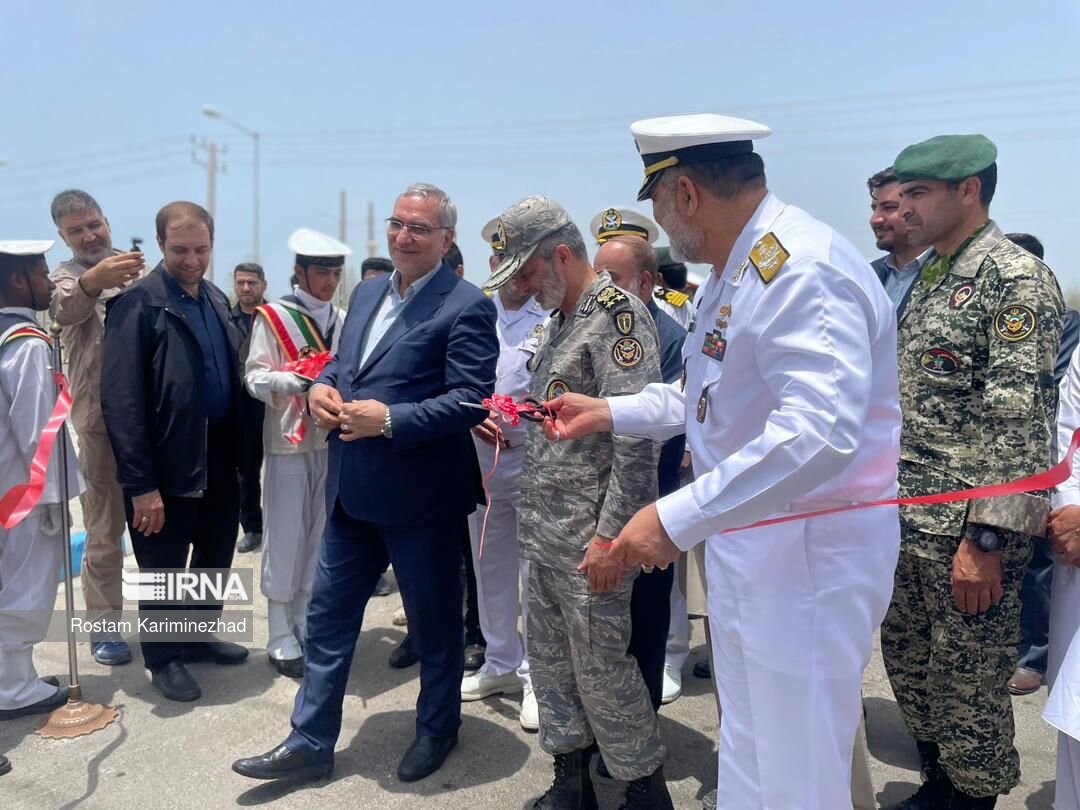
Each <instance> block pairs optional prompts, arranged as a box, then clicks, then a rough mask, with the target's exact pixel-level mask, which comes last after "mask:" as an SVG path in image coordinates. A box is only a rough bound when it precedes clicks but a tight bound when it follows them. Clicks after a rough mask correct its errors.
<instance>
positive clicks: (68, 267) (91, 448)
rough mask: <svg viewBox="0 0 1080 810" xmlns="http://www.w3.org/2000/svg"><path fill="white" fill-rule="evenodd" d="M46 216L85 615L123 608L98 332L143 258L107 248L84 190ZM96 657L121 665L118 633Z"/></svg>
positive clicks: (118, 516) (65, 196)
mask: <svg viewBox="0 0 1080 810" xmlns="http://www.w3.org/2000/svg"><path fill="white" fill-rule="evenodd" d="M51 212H52V218H53V222H54V223H55V224H56V227H57V229H58V232H59V234H60V238H61V239H63V240H64V242H65V244H67V246H68V247H69V248H71V253H72V258H71V259H70V260H69V261H66V262H64V263H63V264H61V265H60V266H59V267H58V268H57V269H56V271H55V272H54V273H53V275H52V280H53V282H54V283H55V284H56V289H55V290H54V291H53V294H52V302H51V304H50V306H49V314H50V315H51V317H52V319H53V320H54V321H55V322H56V323H58V324H59V325H60V326H61V327H62V329H63V331H62V333H61V337H62V340H63V343H64V347H65V349H66V350H67V359H68V377H69V379H70V381H71V394H72V410H71V423H72V426H73V427H74V428H75V432H76V434H77V435H78V438H79V464H80V466H81V467H82V472H83V477H84V478H85V479H86V492H85V493H84V494H83V495H82V511H83V522H84V523H85V525H86V546H85V550H84V551H83V562H82V586H83V597H84V598H85V600H86V609H87V611H88V613H90V615H91V618H96V617H98V616H102V615H104V614H108V613H109V612H110V611H119V610H121V609H122V608H123V599H122V596H121V578H120V573H121V570H122V569H123V566H124V559H123V550H122V548H121V543H122V539H123V534H124V527H125V522H124V499H123V495H122V494H121V492H120V486H119V485H118V484H117V482H116V460H115V458H114V457H113V451H112V447H111V445H110V444H109V437H108V434H106V432H105V422H104V421H103V420H102V417H101V356H102V355H101V339H102V334H103V332H104V328H103V324H104V322H105V302H106V301H108V300H109V299H110V298H112V297H113V296H115V295H117V294H119V293H120V291H121V290H122V289H123V288H124V287H125V286H126V285H127V284H129V283H130V282H131V281H133V280H134V279H136V278H138V276H139V275H140V274H141V273H142V272H143V270H144V269H145V267H146V265H145V262H144V260H143V255H142V253H141V252H138V251H134V252H131V253H120V252H119V251H115V250H113V246H112V233H111V231H110V229H109V221H108V220H107V219H106V218H105V215H104V214H103V213H102V212H101V207H100V206H99V205H98V204H97V202H96V201H95V200H94V198H93V197H91V196H90V195H89V194H87V193H86V192H85V191H78V190H70V191H62V192H61V193H59V194H57V195H56V197H55V198H54V199H53V201H52V208H51ZM90 650H91V652H92V653H93V655H94V659H95V660H96V661H97V662H98V663H99V664H106V665H115V664H126V663H127V662H129V661H130V660H131V650H130V649H128V645H127V643H126V642H125V641H124V640H123V639H122V638H120V637H119V636H101V637H95V638H92V639H91V642H90Z"/></svg>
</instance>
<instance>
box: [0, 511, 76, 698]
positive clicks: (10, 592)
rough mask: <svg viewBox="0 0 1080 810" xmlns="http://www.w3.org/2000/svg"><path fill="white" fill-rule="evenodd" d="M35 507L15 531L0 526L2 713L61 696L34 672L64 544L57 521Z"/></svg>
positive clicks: (47, 627)
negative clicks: (35, 659) (3, 710)
mask: <svg viewBox="0 0 1080 810" xmlns="http://www.w3.org/2000/svg"><path fill="white" fill-rule="evenodd" d="M47 508H49V509H51V510H52V511H53V512H54V513H56V514H57V515H58V514H59V513H58V512H57V509H58V507H55V506H53V507H43V506H39V507H37V508H35V509H34V510H33V511H32V512H31V513H30V514H29V515H28V516H27V517H26V518H25V519H24V520H23V521H22V523H20V524H18V525H17V526H15V527H14V528H11V529H3V528H0V709H21V708H22V707H23V706H29V705H31V704H33V703H37V702H38V701H40V700H44V699H45V698H48V697H51V696H52V695H53V694H55V693H56V687H55V686H52V685H51V684H47V683H45V682H44V681H42V680H41V679H40V678H39V677H38V674H37V670H36V669H34V645H35V644H37V643H38V642H39V641H41V640H42V639H44V638H45V634H46V633H47V632H48V629H49V620H50V618H51V615H52V610H53V606H54V605H55V603H56V592H57V584H58V581H59V576H60V567H61V565H62V564H63V559H64V546H63V540H62V538H61V532H60V530H59V526H58V525H56V524H57V523H58V521H56V520H50V519H47V518H46V509H47Z"/></svg>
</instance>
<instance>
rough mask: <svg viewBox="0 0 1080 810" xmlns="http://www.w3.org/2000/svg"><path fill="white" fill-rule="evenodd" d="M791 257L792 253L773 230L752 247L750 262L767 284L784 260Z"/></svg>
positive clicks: (778, 270)
mask: <svg viewBox="0 0 1080 810" xmlns="http://www.w3.org/2000/svg"><path fill="white" fill-rule="evenodd" d="M790 258H791V254H790V253H788V252H787V251H786V250H785V249H784V246H783V245H781V244H780V240H779V239H777V238H776V235H775V234H773V232H772V231H769V232H768V233H767V234H765V235H764V236H763V237H761V238H760V239H759V240H758V241H757V244H755V245H754V246H753V247H752V248H751V249H750V263H751V264H752V265H754V269H755V270H757V271H758V275H759V276H761V280H762V281H764V282H765V283H766V284H768V283H769V282H770V281H772V280H773V279H774V278H775V277H776V274H777V273H779V272H780V268H781V267H783V266H784V262H786V261H787V260H788V259H790Z"/></svg>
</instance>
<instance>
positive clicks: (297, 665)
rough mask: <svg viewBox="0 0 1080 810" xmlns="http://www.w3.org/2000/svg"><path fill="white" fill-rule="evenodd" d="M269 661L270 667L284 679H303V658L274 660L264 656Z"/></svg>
mask: <svg viewBox="0 0 1080 810" xmlns="http://www.w3.org/2000/svg"><path fill="white" fill-rule="evenodd" d="M266 657H267V658H268V659H270V666H272V667H273V668H274V669H276V670H277V671H278V672H280V673H281V674H282V675H284V676H285V677H286V678H297V679H299V678H303V677H304V656H302V655H301V656H300V657H299V658H274V657H273V656H270V655H268V656H266Z"/></svg>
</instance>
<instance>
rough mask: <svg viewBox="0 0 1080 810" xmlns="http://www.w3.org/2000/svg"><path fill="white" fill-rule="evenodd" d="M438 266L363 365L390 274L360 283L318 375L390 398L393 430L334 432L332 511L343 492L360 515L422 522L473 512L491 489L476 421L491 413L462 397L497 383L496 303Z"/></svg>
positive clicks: (350, 396)
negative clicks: (365, 434) (479, 454)
mask: <svg viewBox="0 0 1080 810" xmlns="http://www.w3.org/2000/svg"><path fill="white" fill-rule="evenodd" d="M433 272H434V273H435V277H434V278H432V279H431V281H430V282H428V283H427V284H426V285H425V286H424V287H423V289H421V290H420V292H418V293H417V295H416V297H415V298H414V299H413V300H412V301H410V302H409V303H408V304H407V305H406V306H405V308H404V309H403V310H402V312H401V314H400V315H399V316H398V318H397V320H396V321H395V322H394V324H393V326H391V327H390V329H389V330H388V331H387V333H386V334H385V335H384V336H383V338H382V339H381V340H380V341H379V343H378V345H376V347H375V349H374V350H373V351H372V352H371V355H370V356H369V357H368V359H367V362H366V363H364V365H363V366H362V367H359V368H358V365H359V360H360V354H361V345H362V342H363V339H364V335H365V333H366V332H367V330H368V324H369V323H370V321H371V319H372V318H373V317H374V315H375V313H376V311H377V310H378V308H379V303H380V302H381V301H382V299H383V296H384V295H386V294H387V291H388V289H389V284H390V281H389V276H383V277H382V278H378V279H371V280H369V281H365V282H363V283H361V284H360V285H358V286H357V287H356V289H355V290H354V291H353V294H352V299H351V301H350V303H349V312H348V315H347V316H346V318H345V326H344V328H343V330H342V333H341V340H340V342H339V343H338V353H337V356H335V357H334V359H333V360H332V361H330V363H329V364H327V366H326V368H325V369H324V370H323V373H322V374H321V375H320V376H319V379H318V380H317V382H320V383H325V384H326V385H332V386H334V387H335V388H337V390H338V393H340V394H341V398H342V400H343V401H345V402H349V401H354V400H361V399H375V400H378V401H379V402H383V403H385V404H387V405H389V406H390V419H391V424H392V428H393V438H391V439H385V438H383V437H382V436H375V437H373V438H367V439H358V440H356V441H352V442H343V441H341V440H340V439H339V438H338V433H337V431H335V432H334V433H332V434H331V435H330V438H329V444H330V459H329V473H328V477H327V481H326V504H327V514H332V512H333V508H334V504H335V502H336V501H337V500H338V499H340V500H341V505H342V506H343V507H344V508H345V511H346V512H348V513H349V514H350V515H352V516H353V517H354V518H356V519H357V520H364V521H370V522H372V523H378V524H387V525H418V524H425V523H432V522H439V521H444V520H447V519H453V518H455V517H462V516H465V515H467V514H469V513H470V512H472V511H473V510H474V509H475V508H476V504H477V500H478V495H479V496H482V490H481V487H480V470H479V468H478V467H477V463H476V452H475V450H474V448H473V444H472V439H471V438H470V435H469V429H470V428H471V427H473V426H474V425H477V424H479V423H480V422H482V421H483V420H484V417H485V415H486V414H485V412H484V411H482V410H478V409H475V408H464V407H462V406H461V405H459V404H458V403H459V402H476V403H479V402H480V400H481V399H483V398H484V397H488V396H491V393H492V391H494V388H495V364H496V362H497V361H498V359H499V339H498V337H497V335H496V332H495V321H496V312H495V304H493V303H492V302H491V301H490V300H488V299H487V298H485V297H484V295H483V293H481V292H480V290H478V289H477V288H476V287H474V286H473V285H472V284H469V283H468V282H466V281H462V280H461V279H459V278H458V277H457V276H456V275H454V272H453V270H451V269H450V267H449V265H447V264H446V263H445V262H443V264H442V265H441V266H440V267H439V268H438V269H437V270H435V271H433ZM481 499H482V497H481Z"/></svg>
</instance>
